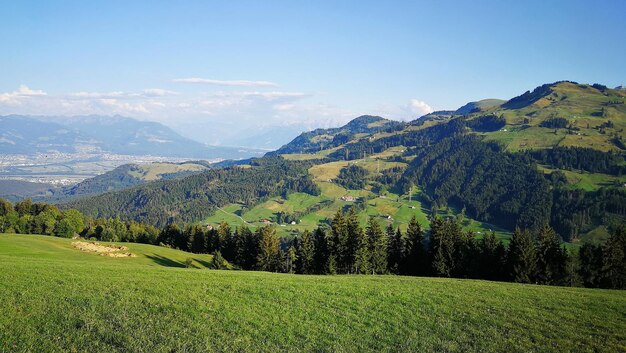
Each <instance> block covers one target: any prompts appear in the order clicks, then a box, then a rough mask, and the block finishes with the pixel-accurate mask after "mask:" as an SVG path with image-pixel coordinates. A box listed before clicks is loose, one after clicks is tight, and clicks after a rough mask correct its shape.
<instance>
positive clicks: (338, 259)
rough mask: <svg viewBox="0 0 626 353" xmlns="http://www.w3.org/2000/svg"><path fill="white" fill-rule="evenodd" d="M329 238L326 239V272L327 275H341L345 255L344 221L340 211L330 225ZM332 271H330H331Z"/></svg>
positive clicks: (345, 236)
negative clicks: (336, 273)
mask: <svg viewBox="0 0 626 353" xmlns="http://www.w3.org/2000/svg"><path fill="white" fill-rule="evenodd" d="M330 229H331V232H330V237H329V238H328V271H329V273H335V271H336V272H338V273H343V272H344V271H343V270H344V268H345V258H346V253H347V248H346V240H347V238H348V236H347V234H346V232H347V227H346V220H345V218H344V214H343V212H342V211H341V210H339V211H337V213H336V214H335V217H334V218H333V220H332V222H331V224H330ZM331 269H332V270H331Z"/></svg>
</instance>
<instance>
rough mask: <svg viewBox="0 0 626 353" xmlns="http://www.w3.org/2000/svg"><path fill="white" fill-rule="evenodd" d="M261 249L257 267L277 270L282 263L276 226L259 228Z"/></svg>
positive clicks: (264, 269)
mask: <svg viewBox="0 0 626 353" xmlns="http://www.w3.org/2000/svg"><path fill="white" fill-rule="evenodd" d="M257 237H258V238H259V249H258V255H257V263H256V268H257V269H258V270H261V271H276V270H278V267H279V266H278V264H279V263H280V248H279V245H280V242H279V240H278V237H277V236H276V228H274V227H272V226H265V227H261V228H259V229H258V230H257Z"/></svg>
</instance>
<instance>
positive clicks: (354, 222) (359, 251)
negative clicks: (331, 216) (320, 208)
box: [344, 208, 380, 274]
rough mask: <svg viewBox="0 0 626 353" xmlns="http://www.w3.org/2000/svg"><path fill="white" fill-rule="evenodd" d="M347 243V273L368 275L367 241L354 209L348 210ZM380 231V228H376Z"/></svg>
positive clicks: (368, 250)
mask: <svg viewBox="0 0 626 353" xmlns="http://www.w3.org/2000/svg"><path fill="white" fill-rule="evenodd" d="M346 228H347V235H348V241H347V245H346V251H347V256H346V260H345V263H344V264H345V266H346V269H347V272H348V273H357V274H360V273H369V271H370V249H369V241H368V238H367V236H366V235H365V232H363V228H361V225H360V224H359V220H358V218H357V215H356V211H354V208H351V209H350V212H349V213H348V217H347V219H346ZM378 229H379V230H380V226H379V227H378Z"/></svg>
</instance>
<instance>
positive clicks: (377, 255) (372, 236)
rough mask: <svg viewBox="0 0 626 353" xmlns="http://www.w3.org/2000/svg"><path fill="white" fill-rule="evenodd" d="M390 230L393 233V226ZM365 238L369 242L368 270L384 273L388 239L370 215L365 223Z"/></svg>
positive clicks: (373, 272)
mask: <svg viewBox="0 0 626 353" xmlns="http://www.w3.org/2000/svg"><path fill="white" fill-rule="evenodd" d="M391 232H392V234H393V228H392V229H391ZM367 238H368V242H369V258H370V270H371V272H372V274H373V275H376V274H384V273H386V272H387V256H388V253H387V247H388V243H389V240H388V238H387V236H386V235H385V233H384V232H383V230H382V229H381V228H380V224H379V223H378V221H376V219H374V217H370V219H369V222H368V224H367Z"/></svg>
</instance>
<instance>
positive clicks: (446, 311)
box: [0, 235, 626, 352]
mask: <svg viewBox="0 0 626 353" xmlns="http://www.w3.org/2000/svg"><path fill="white" fill-rule="evenodd" d="M50 239H51V238H47V237H42V236H21V235H20V236H8V235H0V298H2V300H1V301H0V312H2V315H0V351H5V352H27V351H37V352H55V351H58V352H60V351H63V352H83V351H91V352H128V351H132V352H419V351H445V352H466V351H474V352H475V351H481V352H502V351H507V352H528V351H533V352H553V351H563V352H566V351H576V352H618V351H624V349H626V347H625V342H626V321H624V317H625V316H626V295H625V294H624V292H623V291H610V290H595V289H581V288H562V287H545V286H535V285H520V284H512V283H497V282H488V281H474V280H455V279H440V278H411V277H400V276H376V277H372V276H299V275H286V274H272V273H261V272H244V271H213V270H206V269H204V270H201V269H184V268H175V267H167V266H160V265H155V264H154V263H151V262H150V261H144V260H142V259H140V258H135V259H108V258H103V257H99V256H93V255H91V254H85V253H80V252H78V251H75V253H74V254H70V253H69V252H68V251H70V249H71V248H68V246H67V244H69V243H70V241H69V240H67V239H54V241H50ZM166 250H167V249H166ZM126 260H133V261H126Z"/></svg>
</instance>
